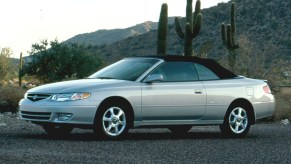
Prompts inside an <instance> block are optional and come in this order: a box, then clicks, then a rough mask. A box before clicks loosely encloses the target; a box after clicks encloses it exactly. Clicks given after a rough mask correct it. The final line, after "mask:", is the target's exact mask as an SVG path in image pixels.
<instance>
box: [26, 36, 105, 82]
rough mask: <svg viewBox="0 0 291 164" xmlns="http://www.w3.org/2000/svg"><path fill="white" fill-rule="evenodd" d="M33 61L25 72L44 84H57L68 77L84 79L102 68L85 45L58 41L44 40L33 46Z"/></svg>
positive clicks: (97, 59) (28, 64)
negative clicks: (56, 82)
mask: <svg viewBox="0 0 291 164" xmlns="http://www.w3.org/2000/svg"><path fill="white" fill-rule="evenodd" d="M30 53H31V54H30V55H31V58H32V61H31V62H28V63H27V64H26V65H25V68H24V72H25V73H26V74H28V75H31V76H35V77H36V78H38V79H39V80H41V81H42V82H44V83H48V82H55V81H60V80H63V79H65V78H66V77H68V76H73V75H74V76H76V77H77V78H84V77H86V76H88V75H90V74H92V73H93V72H95V71H96V70H97V69H98V68H99V67H100V66H101V64H102V63H101V60H100V59H99V58H97V56H96V55H94V54H92V53H89V52H87V50H86V49H85V47H84V46H83V45H78V44H73V43H69V44H61V43H59V42H58V40H55V41H51V42H50V48H48V41H47V40H43V41H41V42H40V43H37V44H33V45H32V51H31V52H30Z"/></svg>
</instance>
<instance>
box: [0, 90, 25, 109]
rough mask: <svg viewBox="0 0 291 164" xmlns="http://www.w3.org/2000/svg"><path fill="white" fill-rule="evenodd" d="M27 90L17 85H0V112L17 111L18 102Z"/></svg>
mask: <svg viewBox="0 0 291 164" xmlns="http://www.w3.org/2000/svg"><path fill="white" fill-rule="evenodd" d="M25 92H26V90H25V89H21V88H19V87H15V86H3V87H0V93H1V94H0V112H13V113H14V112H17V109H18V103H19V101H20V100H21V99H22V98H23V97H24V94H25Z"/></svg>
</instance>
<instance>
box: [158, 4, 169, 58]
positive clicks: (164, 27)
mask: <svg viewBox="0 0 291 164" xmlns="http://www.w3.org/2000/svg"><path fill="white" fill-rule="evenodd" d="M167 34H168V5H167V4H166V3H164V4H162V7H161V13H160V19H159V26H158V43H157V54H158V55H166V53H167Z"/></svg>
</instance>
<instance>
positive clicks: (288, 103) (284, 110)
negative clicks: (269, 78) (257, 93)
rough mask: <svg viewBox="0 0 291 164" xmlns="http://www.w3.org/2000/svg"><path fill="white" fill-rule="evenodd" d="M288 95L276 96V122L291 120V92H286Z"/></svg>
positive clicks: (279, 94)
mask: <svg viewBox="0 0 291 164" xmlns="http://www.w3.org/2000/svg"><path fill="white" fill-rule="evenodd" d="M286 93H287V94H283V93H282V94H281V93H278V94H275V100H276V105H275V112H274V120H275V121H279V120H283V119H289V120H291V92H286Z"/></svg>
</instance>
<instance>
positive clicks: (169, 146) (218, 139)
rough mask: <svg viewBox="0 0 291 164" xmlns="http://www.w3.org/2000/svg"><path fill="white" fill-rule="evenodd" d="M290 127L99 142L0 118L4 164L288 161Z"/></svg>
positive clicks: (143, 132)
mask: <svg viewBox="0 0 291 164" xmlns="http://www.w3.org/2000/svg"><path fill="white" fill-rule="evenodd" d="M290 161H291V124H290V123H286V124H283V123H281V122H277V123H258V124H256V125H254V126H252V127H251V130H250V132H249V135H248V137H247V138H243V139H230V138H224V137H223V136H222V135H221V133H220V131H219V128H218V127H217V126H197V127H193V128H192V129H191V131H190V132H189V133H188V134H186V135H184V136H174V135H173V134H171V133H170V132H169V131H168V130H167V129H135V130H130V133H129V134H128V136H127V138H126V139H125V140H122V141H100V140H96V139H95V136H94V134H93V132H92V130H81V129H74V130H73V132H72V134H71V135H69V136H66V137H51V136H48V135H46V134H45V133H44V131H43V130H42V128H41V127H40V126H37V125H33V124H31V123H28V122H24V121H20V120H19V119H18V117H17V115H14V114H8V116H7V114H4V115H3V114H0V163H1V164H2V163H233V162H235V163H290Z"/></svg>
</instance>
